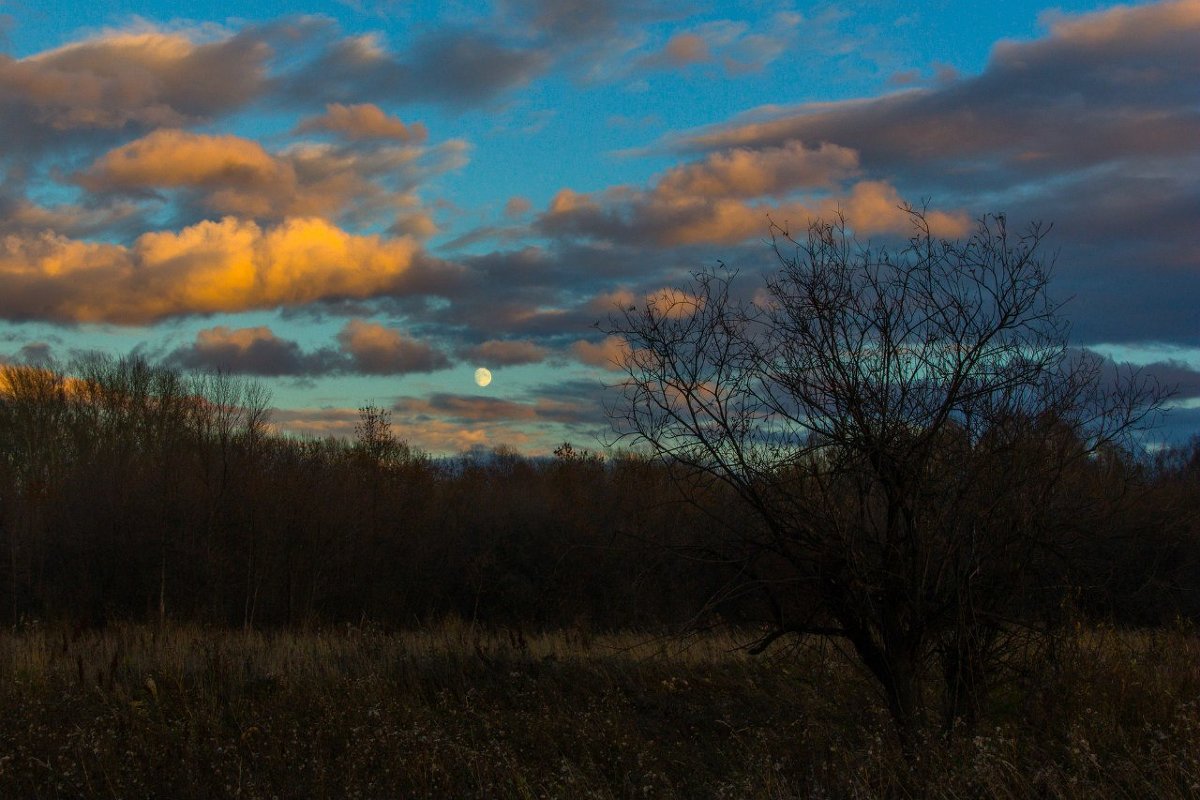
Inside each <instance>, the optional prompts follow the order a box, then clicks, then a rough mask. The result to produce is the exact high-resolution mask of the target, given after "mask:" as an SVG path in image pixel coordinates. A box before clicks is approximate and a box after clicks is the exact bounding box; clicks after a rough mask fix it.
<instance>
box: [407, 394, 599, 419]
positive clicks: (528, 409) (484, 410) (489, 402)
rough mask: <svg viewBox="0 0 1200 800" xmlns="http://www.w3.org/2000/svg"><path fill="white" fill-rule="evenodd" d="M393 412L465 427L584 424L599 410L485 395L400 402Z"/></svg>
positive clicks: (574, 404) (542, 399)
mask: <svg viewBox="0 0 1200 800" xmlns="http://www.w3.org/2000/svg"><path fill="white" fill-rule="evenodd" d="M393 408H394V409H395V411H396V412H397V413H399V414H403V415H405V416H406V417H407V416H415V417H418V418H421V417H441V418H447V419H451V420H455V421H458V422H464V423H488V422H555V423H569V424H584V423H591V422H594V421H595V420H596V413H595V412H596V409H595V407H594V406H593V405H591V404H587V403H580V402H576V401H574V400H555V399H551V398H545V397H540V398H536V399H535V400H533V401H532V402H518V401H514V400H503V399H500V398H496V397H486V396H481V395H462V394H449V393H443V392H439V393H435V394H432V395H430V396H429V397H427V398H415V397H402V398H399V399H398V400H397V401H396V403H395V405H394V406H393Z"/></svg>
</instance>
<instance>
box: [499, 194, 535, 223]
mask: <svg viewBox="0 0 1200 800" xmlns="http://www.w3.org/2000/svg"><path fill="white" fill-rule="evenodd" d="M531 208H533V204H532V203H530V202H529V200H528V198H525V197H519V196H516V195H514V196H513V197H510V198H508V200H507V201H506V202H505V203H504V216H506V217H510V218H515V217H521V216H524V215H525V214H528V213H529V210H530V209H531Z"/></svg>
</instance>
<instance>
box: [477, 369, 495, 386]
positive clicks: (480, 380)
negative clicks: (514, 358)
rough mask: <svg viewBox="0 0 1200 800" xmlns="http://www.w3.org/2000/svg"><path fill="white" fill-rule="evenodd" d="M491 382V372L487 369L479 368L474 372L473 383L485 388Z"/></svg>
mask: <svg viewBox="0 0 1200 800" xmlns="http://www.w3.org/2000/svg"><path fill="white" fill-rule="evenodd" d="M491 382H492V371H491V370H490V369H488V368H487V367H480V368H479V369H477V370H475V383H477V384H479V385H480V386H487V385H488V384H489V383H491Z"/></svg>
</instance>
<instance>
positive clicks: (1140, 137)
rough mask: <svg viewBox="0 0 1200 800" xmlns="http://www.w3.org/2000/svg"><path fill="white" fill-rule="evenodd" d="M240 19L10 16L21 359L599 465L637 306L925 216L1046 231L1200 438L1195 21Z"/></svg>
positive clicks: (1113, 346)
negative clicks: (608, 334)
mask: <svg viewBox="0 0 1200 800" xmlns="http://www.w3.org/2000/svg"><path fill="white" fill-rule="evenodd" d="M247 9H248V7H246V6H243V5H242V4H239V7H236V8H231V7H230V6H229V5H223V4H217V3H210V2H173V3H170V4H166V3H161V4H155V3H146V2H107V3H95V2H92V3H76V2H46V1H44V0H43V1H42V2H37V3H21V2H4V3H0V14H3V15H4V16H3V32H4V38H3V55H0V170H2V174H3V181H2V183H0V210H3V212H4V213H3V214H0V359H4V360H8V361H18V362H19V361H28V362H35V363H40V362H45V361H47V360H48V359H54V360H56V361H59V362H62V363H65V362H68V361H69V360H70V359H71V357H72V356H73V355H74V354H76V353H78V352H80V351H83V350H88V349H101V350H105V351H108V352H112V353H114V354H122V353H129V352H133V351H136V352H139V353H141V354H143V355H145V356H146V357H148V358H151V359H153V360H156V361H161V362H163V363H167V364H171V365H173V366H176V367H179V368H181V369H186V370H196V371H203V370H210V369H216V368H221V369H227V370H231V371H234V372H237V373H241V374H244V375H246V376H248V377H250V378H253V379H255V380H260V381H262V382H263V383H265V384H266V385H267V386H268V387H269V388H270V389H271V391H272V394H273V398H274V403H275V406H276V410H275V414H274V417H275V420H276V422H277V424H278V425H279V426H280V427H281V428H282V429H284V430H290V431H294V432H297V433H308V434H314V435H324V434H329V433H332V434H339V435H340V434H347V433H349V432H350V431H352V429H353V423H354V420H355V418H356V409H357V407H358V406H359V405H361V404H363V403H364V402H368V401H371V402H374V403H377V404H379V405H382V406H385V407H388V408H390V409H392V413H393V421H394V423H395V424H396V426H397V430H398V433H400V435H401V436H404V437H405V438H408V439H409V440H410V441H412V442H413V443H415V444H418V445H420V446H423V447H426V448H429V449H431V450H433V451H435V452H454V451H457V450H461V449H463V448H467V447H471V446H477V445H483V446H496V445H500V444H508V445H512V446H515V447H517V448H518V449H520V450H524V451H526V452H531V453H532V452H545V451H548V450H549V449H552V448H553V446H554V445H555V444H557V443H558V442H561V441H563V440H571V441H573V442H575V443H576V445H577V446H595V445H596V442H597V437H598V436H602V435H603V433H604V431H605V430H606V429H607V424H606V422H605V417H604V413H603V408H602V391H601V387H602V385H603V384H604V383H605V382H606V381H612V380H614V379H615V373H613V372H611V371H610V370H609V369H607V368H606V365H607V364H608V361H609V358H610V357H611V356H612V355H613V354H614V353H615V352H617V347H618V343H616V342H613V341H610V340H607V339H605V337H604V336H602V335H600V334H598V333H597V332H596V330H595V329H594V328H593V327H591V326H592V323H594V322H596V321H599V320H602V319H603V318H604V317H605V314H606V313H607V311H608V310H609V309H611V308H612V307H613V305H614V303H617V302H621V303H628V302H638V301H640V300H644V299H645V298H647V297H653V296H654V295H655V294H656V293H658V292H661V291H663V290H664V289H668V288H670V287H673V286H677V285H680V284H681V283H683V282H685V281H686V279H687V276H688V274H689V272H690V271H692V270H695V269H696V268H699V267H702V266H705V265H710V264H713V263H715V262H717V261H718V260H719V261H723V262H725V263H727V264H730V265H733V266H735V267H738V268H740V269H741V270H742V271H743V272H744V273H746V274H753V273H755V272H757V271H759V270H762V269H769V268H770V267H771V256H770V253H769V251H768V249H767V248H766V247H765V246H764V240H765V239H766V237H767V215H768V214H770V215H771V216H772V218H775V219H783V220H788V221H789V222H790V223H792V225H793V227H795V226H797V225H799V226H803V224H805V223H806V222H807V221H808V219H810V218H812V217H814V216H819V215H823V214H828V213H831V212H832V211H834V210H837V209H839V208H840V209H842V210H843V211H845V212H846V213H847V216H848V218H849V221H850V224H851V225H852V227H853V228H854V229H855V232H856V233H857V234H858V235H860V236H861V237H863V238H886V237H888V236H892V235H895V234H897V233H902V232H903V226H904V224H905V220H904V217H903V215H902V214H901V213H900V212H899V211H898V209H897V206H898V205H899V204H900V203H902V202H905V201H908V202H913V203H921V202H923V201H927V202H928V207H929V211H930V218H931V220H933V221H934V223H935V225H936V226H937V228H938V229H939V231H940V232H942V233H943V234H945V235H947V236H955V235H959V234H961V233H963V232H966V231H967V230H969V228H970V224H971V221H972V220H973V219H976V218H978V216H980V215H981V214H984V213H989V212H1005V213H1007V214H1008V215H1009V217H1010V219H1011V220H1012V221H1014V222H1016V223H1017V224H1022V223H1025V222H1030V221H1033V220H1042V221H1046V222H1052V223H1053V224H1054V232H1053V234H1052V236H1051V238H1050V246H1051V247H1052V248H1053V249H1055V250H1056V251H1057V252H1058V259H1057V265H1056V276H1057V277H1056V283H1055V292H1056V294H1057V295H1058V296H1060V297H1064V298H1066V297H1070V298H1071V301H1070V303H1069V305H1068V306H1067V309H1068V314H1069V316H1070V317H1071V319H1072V323H1073V328H1074V341H1075V343H1076V344H1078V345H1080V346H1086V347H1091V348H1093V349H1096V350H1098V351H1100V352H1102V353H1104V354H1106V355H1109V356H1112V357H1114V358H1116V359H1119V360H1123V361H1130V362H1131V363H1134V364H1137V365H1139V366H1143V367H1144V368H1145V369H1146V370H1147V371H1148V372H1150V373H1152V374H1154V375H1156V376H1158V377H1160V378H1161V379H1162V380H1164V381H1167V382H1170V383H1172V384H1174V385H1177V386H1178V387H1179V393H1178V394H1177V396H1176V398H1175V401H1174V403H1175V405H1176V409H1175V411H1173V412H1172V414H1171V415H1170V417H1169V418H1168V423H1167V426H1166V427H1165V428H1164V431H1163V435H1164V436H1168V437H1174V438H1178V437H1182V436H1185V435H1187V434H1189V433H1191V432H1193V431H1197V430H1200V322H1198V320H1200V315H1198V314H1197V312H1196V311H1195V309H1196V308H1197V307H1198V306H1200V233H1198V231H1200V225H1197V222H1196V221H1197V219H1200V178H1198V177H1197V176H1200V105H1198V104H1197V94H1196V87H1197V86H1198V85H1200V2H1198V1H1197V0H1182V1H1179V2H1165V3H1145V4H1136V5H1124V6H1117V5H1111V4H1103V3H1094V2H1073V3H1067V4H1059V5H1056V6H1053V7H1050V6H1042V5H1037V4H1032V3H1008V4H978V3H950V2H934V3H925V4H918V5H914V4H912V3H901V2H890V1H887V2H871V3H842V4H795V5H789V4H787V3H779V2H741V3H720V2H698V3H695V4H687V3H669V4H668V3H655V2H639V1H638V0H596V1H594V2H583V1H582V0H560V2H553V0H504V1H503V2H497V3H493V4H491V5H488V4H484V3H466V2H462V3H432V2H429V3H399V2H396V3H391V2H380V1H373V0H345V1H344V2H338V3H310V4H306V5H297V4H294V3H285V2H267V3H259V4H255V5H254V7H253V9H254V10H253V11H252V12H248V10H247ZM231 12H234V13H231ZM247 13H250V14H252V15H251V16H245V15H246V14H247ZM239 15H241V16H239ZM478 366H487V367H489V368H490V369H491V370H492V371H493V373H494V376H495V379H494V381H493V382H492V384H491V385H490V386H488V387H478V386H476V385H475V384H474V382H473V380H472V376H473V374H474V370H475V368H476V367H478Z"/></svg>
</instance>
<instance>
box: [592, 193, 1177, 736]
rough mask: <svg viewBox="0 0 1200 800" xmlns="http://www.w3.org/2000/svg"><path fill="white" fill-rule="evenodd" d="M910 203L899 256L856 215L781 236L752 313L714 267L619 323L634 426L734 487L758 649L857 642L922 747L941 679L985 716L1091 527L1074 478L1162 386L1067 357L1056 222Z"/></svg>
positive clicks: (958, 700) (619, 416) (712, 547)
mask: <svg viewBox="0 0 1200 800" xmlns="http://www.w3.org/2000/svg"><path fill="white" fill-rule="evenodd" d="M908 212H909V215H910V217H911V221H912V225H913V233H912V236H911V238H910V239H909V240H908V242H907V244H906V245H905V246H901V247H900V248H899V249H896V250H889V249H886V248H872V247H870V246H869V245H862V244H859V243H857V242H856V241H855V240H854V239H853V237H852V236H851V235H850V234H849V233H848V231H847V227H846V223H845V221H844V220H842V219H840V218H839V219H837V220H835V221H834V222H817V223H814V224H812V225H811V226H810V228H809V230H808V235H807V237H806V239H805V240H804V241H797V240H794V239H793V238H792V237H791V236H790V235H789V234H788V232H787V231H786V230H785V229H782V228H780V227H778V226H773V227H772V239H773V242H774V247H775V251H776V253H777V255H778V258H779V261H780V264H781V268H780V269H779V271H778V272H777V273H776V274H774V275H772V276H770V277H769V278H767V280H766V284H765V291H762V292H760V299H759V300H758V301H743V300H739V299H737V297H736V296H735V294H734V293H733V292H732V286H733V281H734V278H735V276H734V275H732V274H730V273H728V272H727V271H724V270H720V271H711V270H710V271H706V272H701V273H698V274H696V275H695V276H694V277H695V280H694V282H693V283H692V284H691V285H690V286H688V287H684V288H682V289H680V290H679V291H676V292H673V293H668V294H665V295H662V296H660V297H659V298H657V299H656V300H653V301H651V302H649V303H648V304H646V305H644V306H640V307H633V308H629V309H626V310H624V311H623V312H622V313H621V314H620V315H618V317H617V318H615V319H614V321H613V323H612V325H611V327H612V328H613V330H611V331H609V333H610V334H613V335H619V336H622V337H624V338H625V339H626V340H627V342H628V344H629V348H628V350H627V354H626V356H625V357H624V358H623V362H622V364H621V366H622V367H623V368H624V371H625V373H626V379H625V380H624V382H623V383H622V384H621V386H620V388H621V389H622V391H623V394H622V400H621V401H620V402H619V403H617V404H616V405H615V406H614V407H613V408H611V409H610V412H611V415H612V417H613V421H614V426H615V428H616V431H617V433H618V435H619V436H621V437H630V438H633V439H635V440H637V441H640V442H642V443H644V444H647V445H649V447H650V448H652V450H653V451H654V452H655V453H656V454H657V455H658V456H659V457H661V458H662V459H663V460H664V461H665V462H666V463H667V464H668V465H669V466H671V468H672V469H673V470H674V471H675V473H676V475H677V476H678V477H679V478H680V479H681V480H682V481H683V482H684V484H683V485H684V486H685V487H686V488H687V489H688V490H689V491H691V492H692V495H691V496H692V497H694V498H697V499H699V498H703V497H709V498H711V497H712V496H713V493H714V491H723V492H724V493H725V494H728V491H729V490H732V491H733V492H734V493H735V494H736V496H737V497H738V498H740V501H741V504H740V505H737V506H736V507H734V506H730V505H729V504H724V506H723V508H724V509H725V510H726V511H727V512H731V513H728V514H727V516H728V517H729V518H731V522H730V525H729V527H728V531H729V533H728V535H722V536H721V537H720V539H719V541H717V542H715V543H708V544H706V545H705V548H706V550H705V552H706V555H707V556H708V557H710V558H713V559H717V560H720V561H723V562H725V563H726V564H727V565H728V566H729V567H730V568H731V569H732V571H733V574H734V575H735V576H736V577H735V578H733V579H732V580H731V581H730V583H729V584H728V585H727V586H726V588H725V589H724V590H723V591H722V592H721V593H720V594H719V595H718V596H717V597H715V598H714V602H717V601H723V600H730V599H737V600H738V601H739V602H742V603H744V602H745V601H746V598H747V596H750V595H754V596H757V597H760V598H761V599H762V607H763V608H765V609H766V610H767V612H768V616H769V617H770V620H769V622H770V624H771V628H770V632H769V633H767V634H766V635H765V636H763V638H762V639H761V640H759V641H758V642H757V643H756V645H755V647H754V649H756V650H759V651H761V650H762V649H765V648H766V647H767V646H769V645H770V644H772V643H773V642H775V641H776V640H778V639H780V638H781V637H784V636H786V635H788V634H800V635H804V634H816V635H821V636H827V637H832V638H833V639H834V640H836V641H838V642H842V643H846V644H848V645H849V650H850V651H852V652H853V653H854V654H855V655H856V656H857V660H858V662H859V663H860V664H861V665H863V666H864V667H865V668H866V670H867V671H868V672H869V673H870V675H871V676H873V677H874V679H875V680H876V681H877V682H878V685H879V686H880V687H881V689H882V694H883V696H884V698H885V700H886V703H887V706H888V709H889V711H890V713H891V716H892V717H893V719H894V721H895V722H896V725H897V729H898V731H899V733H900V736H901V740H902V742H904V743H905V744H906V745H911V743H912V741H913V737H914V735H915V734H916V732H917V731H918V730H919V729H920V727H921V726H922V724H923V723H924V720H925V719H926V716H927V707H928V705H929V703H928V700H927V698H926V696H925V695H926V691H925V687H926V686H927V685H928V680H927V678H929V677H930V675H931V671H932V670H936V671H937V673H938V674H940V676H941V677H942V679H943V681H944V682H943V684H942V685H943V686H944V688H945V693H944V698H943V703H944V704H943V710H944V713H945V719H946V720H947V721H949V722H951V723H953V722H954V721H955V720H956V719H962V720H965V721H967V722H968V723H969V722H970V721H971V720H972V719H973V714H974V712H975V709H976V708H977V706H978V704H979V702H980V700H981V698H982V696H983V693H984V691H985V690H986V687H987V681H988V679H989V676H990V675H991V674H992V672H993V670H994V668H995V667H996V666H997V664H998V663H999V658H998V656H999V654H1001V653H1002V652H1004V650H1005V648H1006V647H1009V646H1010V645H1011V644H1012V642H1013V641H1014V640H1015V638H1016V637H1018V636H1019V635H1023V632H1025V631H1028V630H1029V629H1031V628H1032V627H1035V626H1034V625H1033V622H1032V619H1033V617H1034V616H1036V614H1031V612H1030V609H1040V608H1044V604H1045V595H1044V591H1045V590H1046V588H1047V587H1048V586H1049V585H1050V584H1051V583H1052V582H1053V579H1052V577H1051V575H1052V574H1057V573H1055V571H1054V567H1055V564H1056V563H1057V562H1056V560H1055V559H1056V558H1059V557H1063V556H1066V555H1069V550H1070V543H1071V541H1072V538H1073V537H1075V536H1078V535H1081V534H1082V533H1084V532H1085V530H1084V529H1085V527H1086V519H1087V517H1086V515H1085V513H1084V512H1086V511H1088V510H1089V509H1090V510H1094V509H1095V505H1094V504H1093V505H1091V506H1089V505H1086V503H1088V502H1090V500H1091V498H1090V497H1089V496H1088V493H1087V492H1086V491H1083V489H1082V488H1081V487H1082V485H1083V484H1084V483H1086V481H1084V480H1083V479H1082V478H1080V477H1079V476H1080V475H1081V474H1083V473H1088V472H1089V471H1093V472H1094V471H1096V470H1102V469H1104V464H1105V463H1106V462H1105V458H1104V455H1105V454H1106V453H1112V452H1114V448H1115V447H1116V446H1118V445H1119V444H1120V443H1121V442H1122V441H1123V437H1125V436H1126V435H1127V434H1129V433H1130V432H1131V431H1132V430H1133V429H1135V428H1136V427H1137V426H1138V425H1139V424H1141V423H1142V422H1143V421H1146V420H1147V418H1148V415H1151V414H1152V413H1153V412H1155V411H1156V410H1157V409H1158V407H1159V405H1160V404H1161V402H1162V400H1163V397H1164V395H1163V392H1162V391H1161V390H1160V389H1159V388H1158V387H1157V386H1156V385H1154V384H1151V383H1148V382H1146V381H1144V380H1140V379H1139V378H1138V377H1137V376H1136V375H1126V376H1124V378H1123V379H1121V380H1118V381H1117V382H1116V383H1114V382H1113V381H1112V376H1111V374H1107V373H1106V372H1105V371H1104V370H1102V366H1103V364H1102V361H1101V359H1100V358H1099V357H1096V356H1094V355H1090V354H1087V353H1081V352H1078V351H1073V350H1072V349H1071V348H1069V346H1068V339H1067V334H1068V326H1067V324H1066V322H1065V321H1064V319H1063V317H1062V315H1061V313H1060V312H1061V306H1060V305H1059V304H1057V303H1055V302H1053V301H1052V300H1051V299H1049V297H1048V295H1047V286H1048V282H1049V279H1050V270H1049V268H1048V264H1047V262H1046V260H1045V259H1044V258H1043V257H1042V255H1041V254H1040V245H1041V244H1042V241H1043V238H1044V235H1045V233H1046V230H1045V229H1044V228H1042V227H1039V226H1037V225H1034V226H1032V227H1030V228H1029V229H1028V230H1026V231H1025V232H1023V233H1021V234H1019V235H1013V234H1010V232H1009V230H1008V227H1007V224H1006V221H1005V218H1004V217H1003V216H994V217H987V218H985V219H983V220H981V221H980V223H979V225H978V227H977V228H976V230H975V232H974V234H973V235H971V236H970V237H969V238H967V239H965V240H963V241H954V242H948V241H942V240H940V239H939V238H937V237H935V236H934V235H933V234H931V232H930V230H929V226H928V224H927V223H926V220H925V218H924V216H923V214H922V213H921V212H920V211H918V210H914V209H908ZM714 487H715V488H714ZM721 487H724V489H721ZM718 513H719V510H718Z"/></svg>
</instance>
